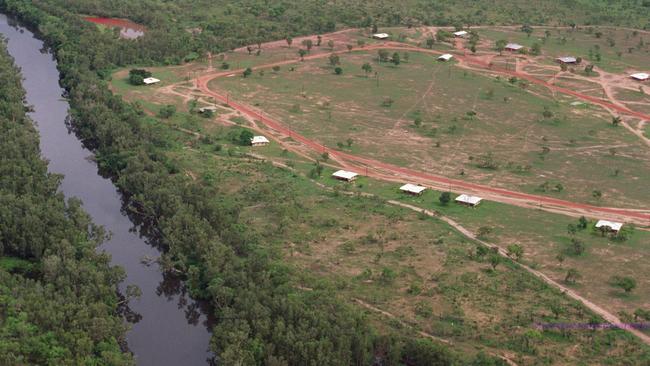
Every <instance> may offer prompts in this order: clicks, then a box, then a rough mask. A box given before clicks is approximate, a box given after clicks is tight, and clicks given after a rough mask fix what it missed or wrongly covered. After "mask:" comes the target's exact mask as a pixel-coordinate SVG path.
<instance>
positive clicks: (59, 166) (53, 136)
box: [0, 16, 211, 365]
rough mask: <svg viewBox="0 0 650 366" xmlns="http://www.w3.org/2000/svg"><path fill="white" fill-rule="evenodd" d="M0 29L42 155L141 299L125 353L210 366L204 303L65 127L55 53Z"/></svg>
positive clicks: (3, 21) (5, 24) (14, 29)
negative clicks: (101, 233)
mask: <svg viewBox="0 0 650 366" xmlns="http://www.w3.org/2000/svg"><path fill="white" fill-rule="evenodd" d="M0 32H2V33H3V34H4V35H5V36H6V37H7V38H8V49H9V52H10V53H11V54H12V56H13V57H14V58H15V60H16V64H17V65H18V66H19V67H20V68H21V70H22V74H23V77H24V87H25V89H26V91H27V102H28V104H29V105H32V106H33V107H34V112H33V113H31V117H32V119H33V120H34V121H35V122H36V126H37V128H38V132H39V133H40V135H41V141H40V146H41V151H42V154H43V156H44V157H45V158H47V159H48V160H49V170H50V171H51V172H52V173H57V174H63V175H64V178H63V180H62V182H61V187H60V190H61V192H62V193H63V194H64V195H65V196H66V197H78V198H80V199H81V200H82V201H83V208H84V209H85V210H86V211H87V212H88V213H89V214H90V216H91V217H92V218H93V221H94V222H95V223H97V224H99V225H102V226H103V227H104V228H105V229H106V230H107V231H109V232H110V233H111V236H110V239H109V240H107V241H105V242H104V243H103V244H102V245H101V247H100V248H99V250H100V251H104V252H106V253H108V254H110V256H111V257H112V264H114V265H119V266H121V267H123V268H124V269H125V271H126V278H125V280H124V283H123V285H121V287H120V289H121V290H122V292H123V293H125V292H126V285H137V286H138V287H139V288H140V290H141V292H142V295H141V296H140V298H139V299H134V300H133V301H131V311H132V313H131V314H130V316H129V318H130V319H131V320H137V322H136V323H135V324H132V325H131V330H130V331H129V332H128V333H127V335H126V340H127V343H128V348H129V350H131V351H132V352H133V353H134V354H135V357H136V359H137V361H138V364H142V365H153V364H156V365H178V364H187V365H205V364H207V363H208V361H207V360H208V359H210V358H211V353H210V352H209V351H208V344H209V338H210V333H209V331H208V328H207V326H206V324H205V323H206V321H207V317H206V316H205V315H204V314H203V312H202V310H201V309H202V305H201V304H200V303H197V302H195V301H193V300H192V299H191V298H190V297H189V295H188V294H187V291H186V289H185V288H184V286H183V285H182V283H181V282H180V281H179V280H178V279H174V278H173V277H171V276H164V275H163V274H162V272H161V269H160V268H159V266H158V264H157V263H155V262H153V263H143V262H142V259H143V258H149V259H154V260H155V259H156V258H158V257H159V255H160V254H159V251H158V249H156V248H154V247H152V246H150V245H148V243H147V239H146V238H143V237H140V235H139V233H138V232H137V231H134V230H133V228H134V224H133V223H132V222H131V221H130V220H129V218H128V217H127V216H126V215H125V211H124V207H123V205H122V196H121V194H120V193H119V192H118V191H117V189H116V188H115V186H114V185H113V184H112V182H111V181H110V180H109V179H106V178H103V177H102V176H100V175H99V174H98V169H97V166H96V165H95V163H94V162H93V161H92V159H88V158H89V157H92V156H93V153H92V152H91V151H89V150H87V149H85V148H84V147H83V146H82V144H81V142H80V141H79V140H77V138H76V136H75V135H74V134H70V133H69V131H68V127H67V126H66V119H67V117H68V110H69V105H68V103H67V102H66V101H65V100H63V99H61V96H62V95H63V93H64V90H63V89H61V87H60V86H59V72H58V70H57V64H56V62H54V61H53V56H52V54H50V53H41V49H43V42H42V41H40V40H39V39H37V38H36V37H35V36H34V35H33V34H32V33H31V32H30V31H29V30H28V29H26V28H24V27H21V26H19V25H17V24H15V22H11V21H10V20H9V19H7V18H6V17H4V16H3V17H0Z"/></svg>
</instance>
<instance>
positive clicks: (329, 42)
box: [327, 39, 334, 50]
mask: <svg viewBox="0 0 650 366" xmlns="http://www.w3.org/2000/svg"><path fill="white" fill-rule="evenodd" d="M327 46H328V47H329V48H330V50H333V49H334V41H333V40H331V39H330V40H329V41H327Z"/></svg>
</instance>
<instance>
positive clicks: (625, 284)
mask: <svg viewBox="0 0 650 366" xmlns="http://www.w3.org/2000/svg"><path fill="white" fill-rule="evenodd" d="M610 283H611V285H612V286H614V287H619V288H621V289H623V291H625V293H628V294H629V293H630V292H632V290H634V289H635V288H636V280H635V279H634V278H632V277H625V276H623V277H620V276H613V277H612V278H611V280H610Z"/></svg>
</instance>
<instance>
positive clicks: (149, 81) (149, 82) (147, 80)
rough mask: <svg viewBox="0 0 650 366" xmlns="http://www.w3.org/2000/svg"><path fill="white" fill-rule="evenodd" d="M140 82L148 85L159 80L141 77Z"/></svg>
mask: <svg viewBox="0 0 650 366" xmlns="http://www.w3.org/2000/svg"><path fill="white" fill-rule="evenodd" d="M142 82H143V83H145V84H146V85H149V84H155V83H159V82H160V80H159V79H156V78H144V79H142Z"/></svg>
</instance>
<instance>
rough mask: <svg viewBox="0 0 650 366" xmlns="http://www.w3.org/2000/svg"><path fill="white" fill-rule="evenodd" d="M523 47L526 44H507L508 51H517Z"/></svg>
mask: <svg viewBox="0 0 650 366" xmlns="http://www.w3.org/2000/svg"><path fill="white" fill-rule="evenodd" d="M522 48H524V46H522V45H520V44H518V43H508V44H507V45H506V51H512V52H517V51H519V50H520V49H522Z"/></svg>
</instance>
